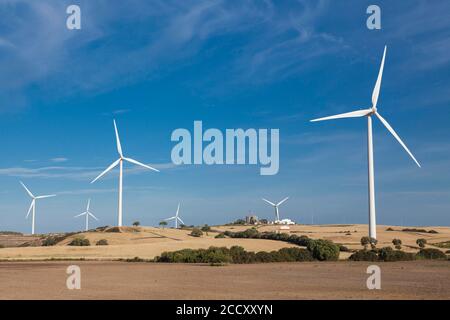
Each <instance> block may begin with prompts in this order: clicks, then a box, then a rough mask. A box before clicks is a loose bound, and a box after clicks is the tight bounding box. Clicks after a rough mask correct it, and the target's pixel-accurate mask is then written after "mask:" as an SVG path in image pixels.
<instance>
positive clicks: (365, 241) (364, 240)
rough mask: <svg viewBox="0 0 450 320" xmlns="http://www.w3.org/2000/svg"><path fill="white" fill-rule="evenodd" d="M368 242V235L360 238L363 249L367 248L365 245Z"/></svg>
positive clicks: (367, 244)
mask: <svg viewBox="0 0 450 320" xmlns="http://www.w3.org/2000/svg"><path fill="white" fill-rule="evenodd" d="M369 244H370V238H369V237H362V238H361V245H362V246H363V247H364V250H367V247H368V246H369Z"/></svg>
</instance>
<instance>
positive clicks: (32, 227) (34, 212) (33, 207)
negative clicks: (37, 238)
mask: <svg viewBox="0 0 450 320" xmlns="http://www.w3.org/2000/svg"><path fill="white" fill-rule="evenodd" d="M20 184H21V185H22V186H23V187H24V189H25V191H26V192H27V193H28V195H29V196H30V197H31V199H32V200H31V205H30V208H29V209H28V213H27V216H26V218H25V219H28V216H29V215H30V212H31V209H33V214H32V216H31V218H32V219H31V221H32V222H31V234H34V224H35V221H36V200H38V199H44V198H50V197H55V196H56V195H55V194H49V195H45V196H34V195H33V194H32V193H31V191H30V190H28V188H27V187H26V186H25V184H24V183H23V182H22V181H20Z"/></svg>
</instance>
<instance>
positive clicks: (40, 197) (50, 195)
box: [36, 194, 56, 199]
mask: <svg viewBox="0 0 450 320" xmlns="http://www.w3.org/2000/svg"><path fill="white" fill-rule="evenodd" d="M52 197H56V194H49V195H46V196H37V197H36V199H45V198H52Z"/></svg>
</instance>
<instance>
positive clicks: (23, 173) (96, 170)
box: [0, 162, 177, 180]
mask: <svg viewBox="0 0 450 320" xmlns="http://www.w3.org/2000/svg"><path fill="white" fill-rule="evenodd" d="M149 165H151V166H153V167H154V168H157V169H159V170H168V169H173V168H176V167H177V166H176V165H174V164H173V163H171V162H169V163H158V164H149ZM107 166H108V165H105V167H75V166H72V167H70V166H67V167H63V166H48V167H39V168H26V167H10V168H0V176H8V177H17V178H24V179H26V178H45V179H70V180H92V179H94V178H95V177H96V176H97V175H99V174H100V173H101V172H102V171H103V170H105V169H106V167H107ZM144 171H148V169H145V168H141V167H137V166H133V167H130V168H125V169H124V172H125V173H126V174H138V173H142V172H144ZM116 175H117V172H115V171H113V172H112V173H111V174H110V175H108V176H105V178H108V177H115V176H116Z"/></svg>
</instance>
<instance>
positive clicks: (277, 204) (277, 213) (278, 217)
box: [262, 197, 289, 221]
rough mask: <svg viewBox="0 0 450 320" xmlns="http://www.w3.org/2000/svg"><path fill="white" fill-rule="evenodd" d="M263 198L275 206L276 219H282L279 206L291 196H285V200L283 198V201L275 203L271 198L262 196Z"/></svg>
mask: <svg viewBox="0 0 450 320" xmlns="http://www.w3.org/2000/svg"><path fill="white" fill-rule="evenodd" d="M262 199H263V201H265V202H267V203H268V204H270V205H271V206H273V207H274V208H275V217H276V218H277V220H276V221H280V212H279V210H278V207H279V206H280V205H281V204H283V203H284V202H285V201H287V199H289V197H286V198H284V199H283V200H281V201H280V202H278V203H273V202H271V201H269V200H267V199H264V198H262Z"/></svg>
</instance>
